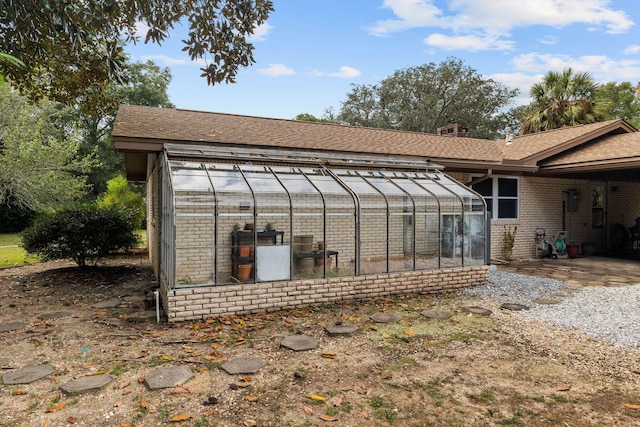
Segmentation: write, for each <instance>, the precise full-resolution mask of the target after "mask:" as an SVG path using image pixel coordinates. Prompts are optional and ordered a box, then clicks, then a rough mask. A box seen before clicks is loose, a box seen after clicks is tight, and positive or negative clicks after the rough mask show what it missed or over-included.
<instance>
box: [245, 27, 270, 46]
mask: <svg viewBox="0 0 640 427" xmlns="http://www.w3.org/2000/svg"><path fill="white" fill-rule="evenodd" d="M271 30H273V27H272V26H271V25H269V24H268V23H266V22H265V23H263V24H260V25H258V26H257V27H256V28H255V29H254V30H253V35H251V36H250V37H248V39H247V40H248V41H249V42H251V43H253V42H263V41H265V40H266V39H267V36H268V35H269V33H270V32H271Z"/></svg>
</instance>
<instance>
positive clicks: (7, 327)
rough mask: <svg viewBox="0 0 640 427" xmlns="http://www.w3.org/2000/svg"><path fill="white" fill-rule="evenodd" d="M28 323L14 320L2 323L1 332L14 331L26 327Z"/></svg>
mask: <svg viewBox="0 0 640 427" xmlns="http://www.w3.org/2000/svg"><path fill="white" fill-rule="evenodd" d="M27 326H28V325H27V324H26V323H22V322H12V323H5V324H3V325H0V332H13V331H18V330H20V329H24V328H26V327H27Z"/></svg>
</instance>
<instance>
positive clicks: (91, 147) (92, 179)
mask: <svg viewBox="0 0 640 427" xmlns="http://www.w3.org/2000/svg"><path fill="white" fill-rule="evenodd" d="M171 79H172V75H171V71H170V70H169V68H167V67H164V68H162V67H160V66H158V65H157V64H155V63H154V62H153V61H146V62H133V63H131V64H128V65H127V67H126V83H122V84H119V83H112V84H111V85H110V87H109V93H110V94H111V96H112V97H113V99H114V101H115V104H114V105H109V106H103V108H102V109H101V110H100V112H99V114H94V113H96V111H95V110H94V111H93V113H92V112H91V111H86V110H84V109H83V108H80V109H78V117H77V120H78V126H79V128H80V129H81V131H82V135H83V137H82V139H83V142H82V144H81V146H80V155H88V154H90V153H94V155H95V156H96V159H97V160H98V161H99V162H100V163H101V167H100V168H95V169H93V170H92V171H91V172H90V173H89V175H88V183H89V185H91V190H92V192H93V193H94V194H95V195H98V194H100V193H102V192H104V191H106V190H107V181H108V180H110V179H111V178H113V177H115V176H117V175H118V174H120V173H123V172H124V160H123V158H122V155H121V154H118V153H116V150H115V148H114V146H113V140H112V139H111V129H112V128H113V122H114V120H115V117H116V113H117V111H118V106H119V105H120V104H132V105H145V106H150V107H162V108H175V106H174V105H173V103H171V101H170V100H169V95H168V94H167V90H168V88H169V84H170V83H171Z"/></svg>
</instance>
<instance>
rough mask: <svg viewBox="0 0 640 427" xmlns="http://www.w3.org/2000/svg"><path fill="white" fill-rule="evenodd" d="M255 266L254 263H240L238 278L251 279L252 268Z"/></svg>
mask: <svg viewBox="0 0 640 427" xmlns="http://www.w3.org/2000/svg"><path fill="white" fill-rule="evenodd" d="M252 268H253V264H240V265H239V266H238V280H240V281H245V280H249V277H250V276H251V269H252Z"/></svg>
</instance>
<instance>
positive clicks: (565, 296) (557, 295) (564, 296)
mask: <svg viewBox="0 0 640 427" xmlns="http://www.w3.org/2000/svg"><path fill="white" fill-rule="evenodd" d="M551 296H552V297H554V298H569V295H567V294H551Z"/></svg>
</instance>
